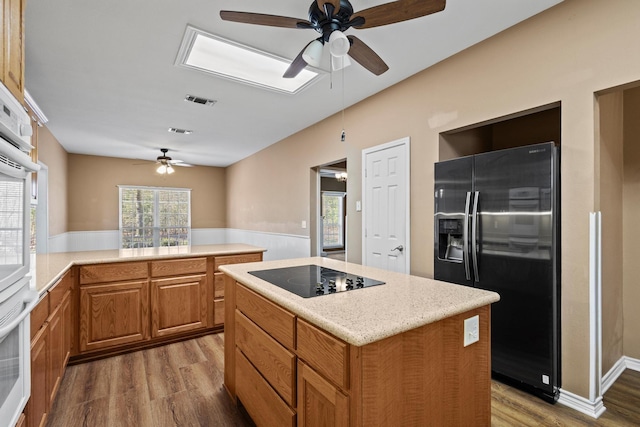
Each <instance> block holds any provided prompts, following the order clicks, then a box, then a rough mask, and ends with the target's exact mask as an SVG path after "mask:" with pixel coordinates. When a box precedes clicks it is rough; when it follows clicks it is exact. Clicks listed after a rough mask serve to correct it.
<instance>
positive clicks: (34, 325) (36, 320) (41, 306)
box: [30, 294, 49, 339]
mask: <svg viewBox="0 0 640 427" xmlns="http://www.w3.org/2000/svg"><path fill="white" fill-rule="evenodd" d="M30 316H31V322H30V327H31V339H33V337H34V336H35V335H36V334H37V333H38V331H39V330H40V328H42V325H44V322H45V321H46V320H47V317H49V294H45V296H44V297H42V299H41V300H40V302H39V303H38V305H36V306H35V308H34V309H33V310H32V311H31V315H30Z"/></svg>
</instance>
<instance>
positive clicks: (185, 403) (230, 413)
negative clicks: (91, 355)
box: [47, 334, 640, 427]
mask: <svg viewBox="0 0 640 427" xmlns="http://www.w3.org/2000/svg"><path fill="white" fill-rule="evenodd" d="M223 363H224V354H223V336H222V334H218V335H208V336H205V337H201V338H196V339H193V340H189V341H184V342H180V343H174V344H169V345H166V346H164V347H156V348H153V349H149V350H142V351H138V352H135V353H129V354H125V355H121V356H116V357H111V358H108V359H102V360H98V361H94V362H89V363H84V364H80V365H75V366H70V367H69V368H67V372H66V374H65V376H64V379H63V381H62V385H61V387H60V392H59V393H58V397H57V399H56V401H55V403H54V405H53V408H52V410H51V413H50V415H49V418H48V422H47V426H49V427H58V426H60V427H76V426H87V427H101V426H109V427H112V426H113V427H120V426H122V427H129V426H136V427H146V426H153V427H162V426H180V427H186V426H189V427H192V426H193V427H195V426H203V427H204V426H207V427H209V426H211V427H213V426H225V427H226V426H251V425H253V424H252V422H251V420H250V419H249V418H248V417H247V416H246V414H244V413H243V412H240V411H239V410H238V409H237V408H236V407H235V406H234V405H233V403H232V402H231V399H230V398H229V396H228V395H227V392H226V390H225V389H224V387H223ZM491 391H492V404H491V412H492V417H491V418H492V422H491V425H492V426H519V427H520V426H571V427H573V426H607V427H608V426H638V425H640V372H634V371H631V370H627V371H625V373H624V374H623V375H622V376H621V377H620V378H619V379H618V381H616V383H615V384H614V385H613V386H612V387H611V388H610V389H609V390H608V391H607V393H606V394H605V396H604V403H605V406H606V407H607V411H606V412H605V413H604V414H603V415H602V416H601V417H600V418H599V419H598V420H594V419H593V418H591V417H588V416H586V415H583V414H581V413H579V412H576V411H574V410H572V409H569V408H567V407H565V406H562V405H560V404H556V405H551V404H548V403H546V402H544V401H542V400H540V399H538V398H535V397H532V396H530V395H528V394H526V393H523V392H521V391H519V390H517V389H514V388H512V387H509V386H507V385H504V384H501V383H498V382H495V381H494V382H493V383H492V387H491Z"/></svg>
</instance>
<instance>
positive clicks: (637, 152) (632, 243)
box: [622, 88, 640, 359]
mask: <svg viewBox="0 0 640 427" xmlns="http://www.w3.org/2000/svg"><path fill="white" fill-rule="evenodd" d="M639 116H640V88H635V89H630V90H626V91H625V93H624V187H623V198H624V201H623V230H624V233H623V238H622V244H623V253H624V257H623V259H622V263H623V296H624V298H623V307H624V317H623V321H624V355H625V356H628V357H632V358H634V359H640V326H638V325H640V310H639V309H638V303H639V302H640V262H638V260H640V246H638V242H640V223H638V219H640V120H638V117H639Z"/></svg>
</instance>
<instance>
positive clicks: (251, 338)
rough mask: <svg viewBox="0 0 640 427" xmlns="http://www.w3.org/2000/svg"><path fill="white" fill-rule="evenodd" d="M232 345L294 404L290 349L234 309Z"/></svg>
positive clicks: (292, 356) (293, 372)
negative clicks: (233, 338) (234, 340)
mask: <svg viewBox="0 0 640 427" xmlns="http://www.w3.org/2000/svg"><path fill="white" fill-rule="evenodd" d="M235 327H236V345H237V346H238V348H239V349H240V350H242V352H243V353H244V355H245V356H246V357H247V359H249V360H250V361H251V363H252V364H253V366H255V367H256V369H257V370H258V372H260V373H261V374H262V376H263V377H264V378H265V379H266V380H267V381H268V382H269V384H271V386H272V387H273V388H274V389H275V390H276V392H277V393H278V394H279V395H280V397H282V398H283V399H284V401H285V402H287V404H288V405H289V406H295V405H296V402H295V396H296V390H295V378H296V376H295V367H296V358H295V355H294V354H293V353H291V352H290V351H289V350H287V349H286V348H284V347H283V346H281V345H280V344H278V342H277V341H276V340H274V339H273V338H271V337H270V336H269V335H268V334H267V333H265V332H264V331H263V330H262V329H260V328H259V327H257V326H256V325H255V323H253V322H252V321H251V320H249V319H248V318H247V317H246V316H244V315H243V314H242V313H240V312H239V311H238V310H236V325H235Z"/></svg>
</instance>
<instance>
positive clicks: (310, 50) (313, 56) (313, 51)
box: [302, 40, 322, 68]
mask: <svg viewBox="0 0 640 427" xmlns="http://www.w3.org/2000/svg"><path fill="white" fill-rule="evenodd" d="M302 59H304V62H306V63H307V64H309V65H311V66H312V67H316V68H317V67H319V66H320V61H321V60H322V43H321V42H320V41H318V40H314V41H312V42H311V43H309V46H307V48H306V49H305V50H304V53H303V54H302Z"/></svg>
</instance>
